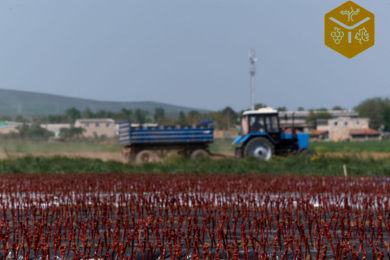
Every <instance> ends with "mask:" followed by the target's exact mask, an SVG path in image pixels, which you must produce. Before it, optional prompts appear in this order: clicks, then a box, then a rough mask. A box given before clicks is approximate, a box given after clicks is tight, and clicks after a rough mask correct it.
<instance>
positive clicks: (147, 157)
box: [135, 150, 160, 163]
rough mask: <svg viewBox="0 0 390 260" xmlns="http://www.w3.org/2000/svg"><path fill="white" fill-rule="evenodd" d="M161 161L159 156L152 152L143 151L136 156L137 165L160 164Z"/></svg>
mask: <svg viewBox="0 0 390 260" xmlns="http://www.w3.org/2000/svg"><path fill="white" fill-rule="evenodd" d="M159 159H160V158H159V157H158V156H157V154H156V153H155V152H153V151H150V150H143V151H141V152H139V153H137V155H136V156H135V162H136V163H146V162H158V161H159Z"/></svg>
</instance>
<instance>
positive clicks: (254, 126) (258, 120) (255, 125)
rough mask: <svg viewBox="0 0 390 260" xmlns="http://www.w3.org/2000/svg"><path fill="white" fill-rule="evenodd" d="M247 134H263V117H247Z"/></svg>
mask: <svg viewBox="0 0 390 260" xmlns="http://www.w3.org/2000/svg"><path fill="white" fill-rule="evenodd" d="M249 132H250V133H259V132H260V133H262V132H265V125H264V116H263V115H251V116H250V117H249Z"/></svg>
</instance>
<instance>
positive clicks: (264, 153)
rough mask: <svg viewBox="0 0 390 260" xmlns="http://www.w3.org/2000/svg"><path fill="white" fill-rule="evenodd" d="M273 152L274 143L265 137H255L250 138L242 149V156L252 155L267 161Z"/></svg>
mask: <svg viewBox="0 0 390 260" xmlns="http://www.w3.org/2000/svg"><path fill="white" fill-rule="evenodd" d="M274 153H275V147H274V145H273V144H272V143H271V142H270V141H269V140H268V139H266V138H263V137H257V138H254V139H252V140H250V141H249V142H248V143H247V145H246V146H245V149H244V157H249V156H253V157H255V158H257V159H260V160H265V161H268V160H269V159H271V157H272V155H274Z"/></svg>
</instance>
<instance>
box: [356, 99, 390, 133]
mask: <svg viewBox="0 0 390 260" xmlns="http://www.w3.org/2000/svg"><path fill="white" fill-rule="evenodd" d="M354 109H355V110H356V111H357V112H359V116H360V117H367V118H369V119H370V127H371V128H373V129H380V128H381V127H382V126H384V129H385V130H386V131H390V99H389V98H381V97H374V98H368V99H366V100H363V101H362V102H360V104H359V105H357V106H356V107H355V108H354Z"/></svg>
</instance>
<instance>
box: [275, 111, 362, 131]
mask: <svg viewBox="0 0 390 260" xmlns="http://www.w3.org/2000/svg"><path fill="white" fill-rule="evenodd" d="M324 112H326V113H329V114H330V115H331V116H332V117H333V118H339V117H348V118H358V117H359V113H358V112H356V111H353V110H330V111H313V113H324ZM293 115H294V126H295V128H296V129H299V130H300V131H302V132H305V133H309V132H310V130H311V129H312V128H313V127H314V126H315V125H314V122H307V118H308V117H309V116H310V111H280V112H279V121H280V127H282V128H283V127H284V128H291V127H292V126H293V120H292V118H293ZM286 117H287V118H286ZM286 119H287V120H286Z"/></svg>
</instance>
